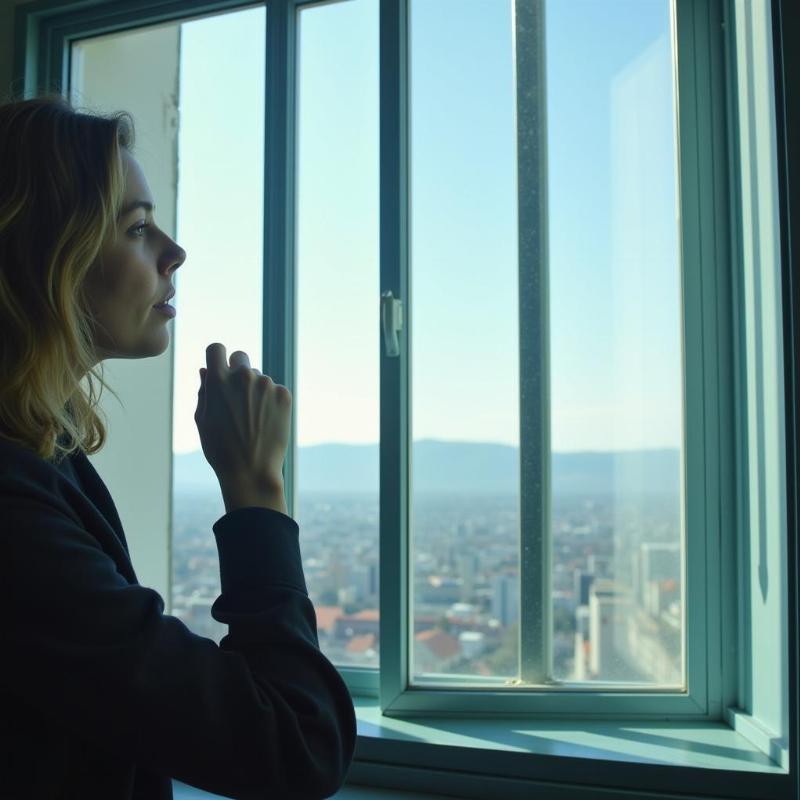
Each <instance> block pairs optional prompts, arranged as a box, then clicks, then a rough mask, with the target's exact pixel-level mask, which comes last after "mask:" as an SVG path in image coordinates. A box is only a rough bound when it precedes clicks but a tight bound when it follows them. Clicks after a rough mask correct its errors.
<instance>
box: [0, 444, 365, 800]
mask: <svg viewBox="0 0 800 800" xmlns="http://www.w3.org/2000/svg"><path fill="white" fill-rule="evenodd" d="M213 531H214V536H215V539H216V544H217V550H218V553H219V565H220V583H221V594H220V596H219V597H217V599H216V600H215V602H214V604H213V606H212V608H211V616H212V617H213V618H214V619H216V620H217V621H219V622H222V623H225V624H227V625H228V626H229V627H228V634H227V635H226V636H225V637H224V638H223V639H222V640H221V642H220V645H219V646H217V644H216V643H215V642H214V641H213V640H211V639H208V638H205V637H203V636H198V635H196V634H194V633H192V632H191V631H190V630H189V629H188V628H187V627H186V625H184V624H183V622H181V621H180V620H179V619H177V618H176V617H172V616H169V615H166V614H164V613H163V612H164V601H163V599H162V597H161V595H159V594H158V592H156V591H155V590H153V589H149V588H146V587H143V586H140V585H139V582H138V581H137V579H136V574H135V572H134V570H133V566H132V564H131V561H130V558H129V554H128V546H127V543H126V541H125V534H124V533H123V531H122V525H121V524H120V520H119V516H118V514H117V510H116V508H115V506H114V502H113V500H112V499H111V496H110V495H109V493H108V489H107V488H106V486H105V484H104V483H103V481H102V480H101V478H100V476H99V475H98V474H97V471H96V470H95V469H94V467H93V466H92V464H91V462H90V461H89V460H88V458H87V457H86V456H85V454H83V453H80V452H79V453H78V454H77V455H74V456H72V457H71V458H68V459H64V460H62V461H61V463H60V464H55V463H49V462H47V461H45V460H43V459H41V458H39V457H38V456H37V455H36V454H34V453H33V452H31V451H29V450H27V449H26V448H23V447H21V446H19V445H16V444H14V443H12V442H9V441H8V440H5V439H2V438H0V608H1V609H2V610H3V612H4V613H3V616H2V622H0V625H1V626H2V627H0V637H2V638H1V639H0V641H2V645H0V798H2V800H23V798H25V799H26V800H27V798H31V799H33V798H35V800H50V798H52V800H56V799H58V800H94V798H97V800H123V798H124V800H133V799H134V798H136V799H137V800H139V799H141V800H164V799H165V798H172V780H171V779H172V778H175V779H177V780H180V781H183V782H184V783H187V784H190V785H192V786H196V787H198V788H200V789H205V790H206V791H209V792H214V793H216V794H220V795H222V796H223V797H231V798H253V800H256V798H259V799H260V798H293V799H294V798H298V800H299V799H300V798H323V797H329V796H330V795H332V794H334V793H335V792H337V791H338V789H339V788H340V786H341V784H342V783H343V782H344V779H345V777H346V774H347V771H348V769H349V766H350V763H351V760H352V757H353V750H354V748H355V739H356V722H355V713H354V711H353V703H352V699H351V697H350V694H349V693H348V690H347V687H346V685H345V683H344V681H343V680H342V678H341V676H340V675H339V673H338V672H337V671H336V669H335V668H334V667H333V665H332V664H331V663H330V661H328V659H327V658H326V657H325V656H324V655H323V654H322V653H321V652H320V650H319V641H318V639H317V627H316V616H315V613H314V607H313V605H312V603H311V601H310V600H309V598H308V593H307V590H306V584H305V578H304V575H303V568H302V563H301V560H300V546H299V528H298V525H297V523H296V522H295V521H294V520H293V519H292V518H291V517H288V516H286V515H285V514H282V513H280V512H279V511H273V510H270V509H266V508H256V507H252V508H242V509H238V510H236V511H232V512H231V513H229V514H225V515H224V516H223V517H221V518H220V519H219V520H217V522H216V523H215V524H214V525H213Z"/></svg>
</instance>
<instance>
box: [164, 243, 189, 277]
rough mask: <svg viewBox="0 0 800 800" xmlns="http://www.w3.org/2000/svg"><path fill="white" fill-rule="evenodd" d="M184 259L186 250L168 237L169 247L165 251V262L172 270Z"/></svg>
mask: <svg viewBox="0 0 800 800" xmlns="http://www.w3.org/2000/svg"><path fill="white" fill-rule="evenodd" d="M184 261H186V251H185V250H184V249H183V248H182V247H181V246H180V245H179V244H176V243H175V242H173V241H172V239H170V247H168V248H167V249H166V252H165V263H166V264H167V265H168V266H169V267H170V268H171V269H172V271H173V272H174V271H175V270H176V269H177V268H178V267H180V266H181V265H182V264H183V262H184Z"/></svg>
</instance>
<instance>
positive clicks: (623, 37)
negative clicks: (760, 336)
mask: <svg viewBox="0 0 800 800" xmlns="http://www.w3.org/2000/svg"><path fill="white" fill-rule="evenodd" d="M670 6H671V4H670V2H669V0H646V2H643V1H642V0H607V1H606V2H603V3H597V2H596V1H595V0H552V1H551V2H547V3H546V17H545V19H546V34H545V35H546V40H547V47H546V60H547V98H548V99H547V121H548V122H547V137H548V142H547V147H548V164H547V167H548V172H549V186H548V191H549V205H548V209H549V242H550V265H549V269H550V321H551V331H550V352H551V404H552V405H551V415H552V416H551V425H552V428H551V431H552V450H553V453H552V469H553V483H552V490H553V498H552V500H553V503H552V536H553V548H552V553H553V559H552V581H553V583H552V586H553V654H554V664H553V675H554V677H555V679H556V680H560V681H568V682H571V681H602V682H605V681H609V682H617V681H621V682H625V683H645V684H658V685H659V686H673V685H675V686H681V685H682V684H683V613H684V609H683V602H682V594H683V580H682V575H683V573H682V568H681V555H682V541H683V535H682V513H681V510H682V505H681V502H682V501H681V470H682V461H683V449H682V448H683V406H682V402H683V377H682V317H681V314H682V311H681V261H680V252H679V242H678V224H677V215H678V173H677V165H676V98H675V92H674V83H673V63H674V52H673V47H672V29H671V18H670Z"/></svg>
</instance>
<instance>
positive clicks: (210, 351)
mask: <svg viewBox="0 0 800 800" xmlns="http://www.w3.org/2000/svg"><path fill="white" fill-rule="evenodd" d="M206 366H207V367H208V369H209V370H211V371H212V372H213V373H214V374H215V375H216V376H217V377H218V378H221V377H222V375H223V373H224V371H225V370H226V369H227V368H228V358H227V356H226V353H225V345H224V344H220V342H212V343H211V344H210V345H209V346H208V347H206Z"/></svg>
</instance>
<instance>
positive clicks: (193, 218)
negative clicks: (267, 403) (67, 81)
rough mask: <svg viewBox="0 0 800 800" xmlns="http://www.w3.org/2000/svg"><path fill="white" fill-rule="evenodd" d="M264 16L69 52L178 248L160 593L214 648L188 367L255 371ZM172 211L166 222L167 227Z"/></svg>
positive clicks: (221, 631) (210, 567)
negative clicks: (240, 357) (212, 363)
mask: <svg viewBox="0 0 800 800" xmlns="http://www.w3.org/2000/svg"><path fill="white" fill-rule="evenodd" d="M265 13H266V12H265V8H264V7H263V6H261V7H258V8H251V9H246V10H244V11H238V12H233V13H227V14H218V15H214V16H209V17H204V18H200V19H196V20H193V21H191V22H186V23H171V24H169V25H160V26H152V27H149V28H142V29H137V30H134V31H131V32H127V33H123V34H112V35H108V36H99V37H93V38H91V39H87V40H84V41H79V42H75V43H74V44H73V45H72V52H71V57H72V58H71V61H72V73H71V88H72V90H73V95H74V97H75V98H76V99H78V100H79V101H80V102H81V103H83V104H85V105H89V106H91V107H94V108H97V110H101V111H116V110H118V109H125V110H128V111H130V112H131V113H132V114H133V117H134V122H135V124H136V146H135V148H134V155H135V156H136V157H137V159H138V160H139V161H140V163H141V164H142V166H143V169H144V171H145V175H146V177H147V179H148V183H149V184H150V186H151V189H152V190H153V192H154V194H155V199H156V206H157V211H156V213H155V215H154V216H155V219H156V222H157V223H158V224H159V225H160V226H161V227H163V228H164V230H166V231H167V232H168V233H170V234H171V235H172V233H173V231H172V227H173V225H174V237H175V239H176V240H177V242H178V243H179V244H180V245H181V246H182V247H183V248H184V249H185V250H186V252H187V259H186V262H185V263H184V264H183V266H182V267H181V268H180V269H179V270H178V271H177V272H176V273H175V274H174V276H173V282H174V284H175V287H176V295H175V299H174V301H173V303H174V306H175V308H176V309H177V317H176V318H175V321H174V322H173V323H171V327H172V336H173V348H174V392H175V395H174V413H173V442H172V448H173V518H172V588H171V596H170V597H169V598H168V599H169V601H170V602H169V609H168V610H169V613H171V614H173V615H174V616H176V617H178V618H179V619H181V620H183V622H184V623H185V624H186V625H187V626H188V627H189V628H190V629H191V630H192V631H193V632H195V633H197V634H199V635H202V636H206V637H208V638H210V639H213V640H214V641H215V642H217V643H219V642H220V640H221V639H222V637H223V636H225V635H226V634H227V633H228V626H227V625H222V624H221V623H219V622H217V621H216V620H214V619H213V618H212V617H211V613H210V609H211V605H212V603H213V602H214V600H215V599H216V598H217V597H218V596H219V593H220V584H219V560H218V553H217V548H216V544H215V541H214V535H213V532H212V525H213V524H214V523H215V522H216V521H217V520H218V519H219V518H220V517H221V516H222V515H223V514H224V513H225V508H224V504H223V502H222V496H221V494H220V490H219V484H218V482H217V479H216V476H215V474H214V472H213V470H212V469H211V467H210V466H209V465H208V463H207V461H206V460H205V457H204V455H203V452H202V449H201V447H200V440H199V436H198V433H197V427H196V425H195V422H194V416H193V415H194V410H195V407H196V405H197V391H198V388H199V376H198V370H199V368H200V367H201V366H203V365H205V349H206V347H207V346H208V344H210V343H211V342H215V341H219V342H222V343H223V344H225V346H226V350H227V354H228V356H230V354H231V353H232V352H233V351H234V350H244V351H246V352H247V353H248V355H249V356H250V362H251V363H252V364H253V365H259V366H260V365H261V364H262V352H261V338H262V337H261V320H262V316H263V314H262V302H261V298H262V277H261V275H262V246H263V245H262V239H263V216H264V207H263V196H264V182H263V173H264V166H263V165H264V162H263V151H264V70H265V60H264V58H265V24H266V20H265ZM173 215H174V217H173Z"/></svg>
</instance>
